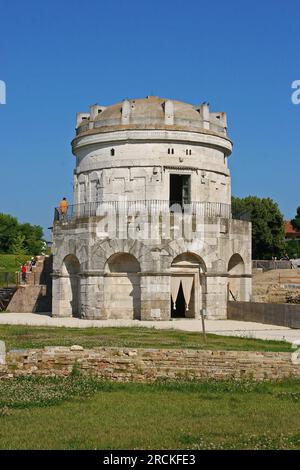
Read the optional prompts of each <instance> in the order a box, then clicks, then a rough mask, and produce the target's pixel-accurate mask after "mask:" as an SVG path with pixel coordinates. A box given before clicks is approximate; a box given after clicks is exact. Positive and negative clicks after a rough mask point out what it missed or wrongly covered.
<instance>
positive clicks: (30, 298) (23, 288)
mask: <svg viewBox="0 0 300 470" xmlns="http://www.w3.org/2000/svg"><path fill="white" fill-rule="evenodd" d="M51 273H52V256H38V257H37V263H36V265H35V266H33V267H32V271H30V262H28V263H27V274H26V283H23V282H22V276H21V273H19V275H18V285H17V288H16V290H15V292H14V294H13V296H12V298H11V300H10V302H9V304H8V305H7V306H6V311H7V312H14V313H34V312H51V308H52V279H51Z"/></svg>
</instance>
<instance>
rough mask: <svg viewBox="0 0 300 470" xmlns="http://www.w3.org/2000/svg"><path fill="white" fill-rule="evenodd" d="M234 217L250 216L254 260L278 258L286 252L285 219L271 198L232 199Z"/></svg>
mask: <svg viewBox="0 0 300 470" xmlns="http://www.w3.org/2000/svg"><path fill="white" fill-rule="evenodd" d="M232 214H233V217H235V216H240V215H241V214H248V215H249V218H250V220H251V222H252V258H253V259H270V258H271V257H272V256H277V257H278V258H279V257H281V256H282V254H283V253H284V251H285V248H286V246H285V234H284V219H283V216H282V214H281V212H280V210H279V207H278V205H277V204H276V203H275V202H274V201H273V200H272V199H270V198H259V197H256V196H248V197H246V198H238V197H233V198H232Z"/></svg>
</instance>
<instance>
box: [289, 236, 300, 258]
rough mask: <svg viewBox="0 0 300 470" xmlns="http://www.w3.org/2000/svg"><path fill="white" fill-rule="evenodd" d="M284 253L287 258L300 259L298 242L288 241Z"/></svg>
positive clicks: (299, 244) (299, 243)
mask: <svg viewBox="0 0 300 470" xmlns="http://www.w3.org/2000/svg"><path fill="white" fill-rule="evenodd" d="M286 252H287V254H288V256H289V258H300V242H299V241H298V240H289V241H288V242H287V244H286Z"/></svg>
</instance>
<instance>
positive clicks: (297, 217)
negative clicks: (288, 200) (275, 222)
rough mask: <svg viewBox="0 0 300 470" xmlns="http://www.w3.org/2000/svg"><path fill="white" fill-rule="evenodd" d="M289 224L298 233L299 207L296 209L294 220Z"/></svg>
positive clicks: (299, 222) (299, 223) (299, 221)
mask: <svg viewBox="0 0 300 470" xmlns="http://www.w3.org/2000/svg"><path fill="white" fill-rule="evenodd" d="M291 224H292V226H293V227H294V229H295V230H299V231H300V206H299V207H297V213H296V216H295V218H294V219H292V220H291Z"/></svg>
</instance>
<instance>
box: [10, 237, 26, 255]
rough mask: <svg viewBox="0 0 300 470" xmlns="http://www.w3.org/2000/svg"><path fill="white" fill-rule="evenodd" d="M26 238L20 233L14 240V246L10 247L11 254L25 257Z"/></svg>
mask: <svg viewBox="0 0 300 470" xmlns="http://www.w3.org/2000/svg"><path fill="white" fill-rule="evenodd" d="M24 240H25V236H24V235H22V234H21V233H18V234H17V236H16V237H15V238H14V240H13V242H12V245H11V247H10V251H11V253H13V254H14V255H23V254H24V255H25V254H26V249H25V245H24Z"/></svg>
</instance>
